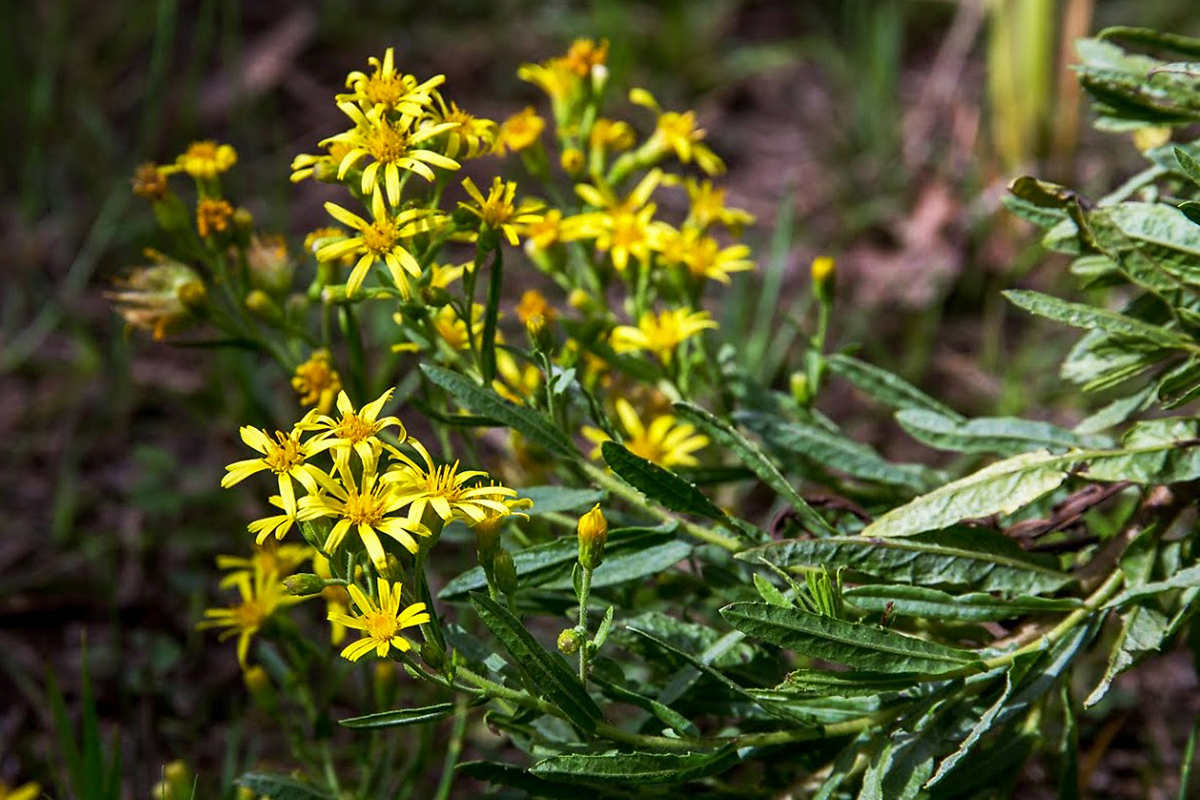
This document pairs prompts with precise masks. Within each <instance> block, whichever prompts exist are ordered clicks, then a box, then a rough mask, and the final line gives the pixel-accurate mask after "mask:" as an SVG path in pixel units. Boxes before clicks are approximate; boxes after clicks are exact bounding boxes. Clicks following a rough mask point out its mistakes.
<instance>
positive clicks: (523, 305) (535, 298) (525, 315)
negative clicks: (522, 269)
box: [517, 289, 558, 325]
mask: <svg viewBox="0 0 1200 800" xmlns="http://www.w3.org/2000/svg"><path fill="white" fill-rule="evenodd" d="M534 315H540V316H542V317H545V318H546V320H547V321H550V320H553V319H554V318H555V317H557V316H558V312H557V311H556V310H555V309H554V306H552V305H550V303H549V302H548V301H547V300H546V297H545V295H543V294H542V293H541V292H539V291H538V290H537V289H526V290H525V293H524V294H522V295H521V302H519V303H517V319H519V320H521V324H522V325H524V324H525V323H527V322H529V318H530V317H532V316H534Z"/></svg>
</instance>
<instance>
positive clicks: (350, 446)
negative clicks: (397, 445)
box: [303, 389, 408, 472]
mask: <svg viewBox="0 0 1200 800" xmlns="http://www.w3.org/2000/svg"><path fill="white" fill-rule="evenodd" d="M391 399H392V390H391V389H388V390H387V391H386V392H384V393H383V394H381V395H380V396H379V397H377V398H376V399H375V400H373V401H371V402H370V403H367V404H366V405H365V406H363V407H362V409H361V410H358V411H356V410H355V409H354V404H353V403H351V402H350V398H349V397H347V396H346V393H345V392H339V393H338V396H337V409H338V412H339V414H340V416H339V418H338V419H333V418H332V417H328V416H326V415H324V414H321V415H320V416H318V417H316V418H314V419H311V420H310V421H308V422H305V423H303V425H304V428H305V429H306V430H314V431H318V432H319V433H318V434H317V437H316V438H319V439H320V440H321V441H322V442H323V444H324V445H325V447H326V448H328V449H331V450H332V451H333V459H334V462H335V463H337V464H341V463H344V462H346V461H347V460H348V459H349V458H350V452H351V451H353V452H355V453H358V457H359V460H360V461H361V462H362V465H363V471H364V472H374V471H375V465H376V464H377V463H378V461H379V453H380V451H381V450H382V449H383V442H381V441H380V439H379V434H380V433H382V432H383V431H385V430H387V429H388V428H397V429H398V430H397V431H396V438H397V439H399V440H400V441H401V442H403V441H404V440H405V439H406V438H407V437H408V433H407V432H406V431H405V430H404V423H402V422H401V421H400V420H399V418H398V417H383V418H382V419H381V418H380V417H379V412H380V411H382V410H383V407H384V406H385V405H387V404H388V401H389V400H391Z"/></svg>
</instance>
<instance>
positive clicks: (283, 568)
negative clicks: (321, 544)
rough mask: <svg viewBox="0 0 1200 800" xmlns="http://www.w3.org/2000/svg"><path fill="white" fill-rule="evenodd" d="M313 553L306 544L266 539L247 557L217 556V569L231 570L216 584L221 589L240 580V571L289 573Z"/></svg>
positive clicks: (246, 572) (250, 573)
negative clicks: (264, 542)
mask: <svg viewBox="0 0 1200 800" xmlns="http://www.w3.org/2000/svg"><path fill="white" fill-rule="evenodd" d="M314 553H316V551H315V550H313V549H312V548H311V547H309V546H308V545H306V544H276V543H275V542H273V541H268V542H267V544H265V545H261V546H258V547H255V548H254V554H253V555H251V556H250V557H249V558H245V557H244V556H223V555H222V556H217V569H220V570H232V572H230V573H229V574H228V575H226V576H225V577H223V578H221V582H220V583H219V584H218V586H220V588H222V589H224V588H225V587H227V586H231V585H233V584H235V583H237V582H238V581H239V580H241V578H240V577H239V576H240V575H241V574H242V573H245V574H247V575H253V574H254V572H255V570H261V571H262V572H263V573H264V574H268V573H272V572H273V573H275V574H276V575H279V576H281V577H283V576H287V575H291V574H292V573H293V572H295V571H296V567H298V566H300V565H301V564H303V563H304V562H305V561H308V560H309V559H310V558H312V557H313V554H314Z"/></svg>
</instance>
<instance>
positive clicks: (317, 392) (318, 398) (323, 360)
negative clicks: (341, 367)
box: [292, 348, 342, 414]
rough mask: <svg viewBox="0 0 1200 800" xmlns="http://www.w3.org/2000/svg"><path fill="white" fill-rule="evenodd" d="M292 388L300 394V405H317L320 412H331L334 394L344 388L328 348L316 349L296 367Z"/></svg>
mask: <svg viewBox="0 0 1200 800" xmlns="http://www.w3.org/2000/svg"><path fill="white" fill-rule="evenodd" d="M292 388H293V389H295V390H296V393H297V394H298V395H300V405H302V406H312V405H315V406H316V407H317V411H319V412H320V413H322V414H328V413H329V409H330V408H331V407H332V406H333V398H334V395H336V394H337V393H338V392H340V391H341V390H342V378H341V376H340V375H338V372H337V370H335V369H334V368H333V361H332V359H331V358H330V356H329V351H328V350H326V349H324V348H321V349H319V350H314V351H313V353H312V355H311V356H309V357H308V360H307V361H305V362H304V363H303V364H301V365H300V366H298V367H296V374H295V375H293V376H292Z"/></svg>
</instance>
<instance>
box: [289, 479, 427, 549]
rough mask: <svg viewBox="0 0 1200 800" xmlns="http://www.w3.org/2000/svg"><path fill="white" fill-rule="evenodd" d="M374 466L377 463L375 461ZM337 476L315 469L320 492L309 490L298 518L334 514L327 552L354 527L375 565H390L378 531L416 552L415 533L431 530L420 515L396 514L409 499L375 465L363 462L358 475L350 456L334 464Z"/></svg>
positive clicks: (302, 502) (326, 541) (418, 534)
mask: <svg viewBox="0 0 1200 800" xmlns="http://www.w3.org/2000/svg"><path fill="white" fill-rule="evenodd" d="M372 466H374V465H372ZM334 472H335V473H336V475H337V477H336V478H335V477H334V476H333V475H330V474H329V473H326V472H322V471H321V470H318V469H314V470H313V476H314V477H315V478H316V480H317V483H318V484H319V485H320V487H321V489H322V492H321V493H320V494H310V495H309V496H308V497H305V498H304V499H302V500H301V501H300V514H299V519H302V520H310V519H316V518H318V517H335V518H337V522H335V523H334V524H333V529H332V530H330V531H329V537H328V538H327V539H326V540H325V552H326V553H329V554H332V553H333V552H334V551H335V550H337V548H338V545H340V544H341V543H342V540H343V539H345V538H346V534H347V533H348V532H349V531H350V529H351V528H353V529H354V530H355V531H356V532H357V533H358V537H359V538H360V539H361V540H362V543H363V547H365V548H366V550H367V555H369V556H370V557H371V561H372V563H374V564H375V568H376V569H378V570H380V571H381V572H382V571H384V570H386V569H387V554H386V553H385V552H384V549H383V543H382V542H380V540H379V534H381V533H382V534H384V535H386V536H390V537H391V538H392V539H395V540H396V541H397V542H399V543H400V545H401V546H402V547H403V548H404V549H405V550H408V551H409V552H410V553H415V552H417V540H416V539H414V538H413V536H428V535H429V533H430V531H429V529H428V528H426V527H425V526H424V525H422V524H421V523H420V518H419V517H418V518H417V519H415V520H414V519H405V518H404V517H399V516H393V514H395V513H396V512H397V511H399V510H400V509H402V508H404V506H405V505H407V504H408V502H409V501H408V499H407V498H405V497H404V496H402V495H401V494H399V493H398V492H395V491H393V490H392V487H391V486H390V485H389V484H386V483H384V482H383V481H382V480H380V476H379V474H378V473H377V472H375V470H374V469H366V465H364V469H363V473H362V477H361V478H360V479H358V480H356V479H355V477H354V473H353V472H351V470H350V465H349V462H348V460H347V461H342V462H341V463H338V464H336V465H335V467H334Z"/></svg>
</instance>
